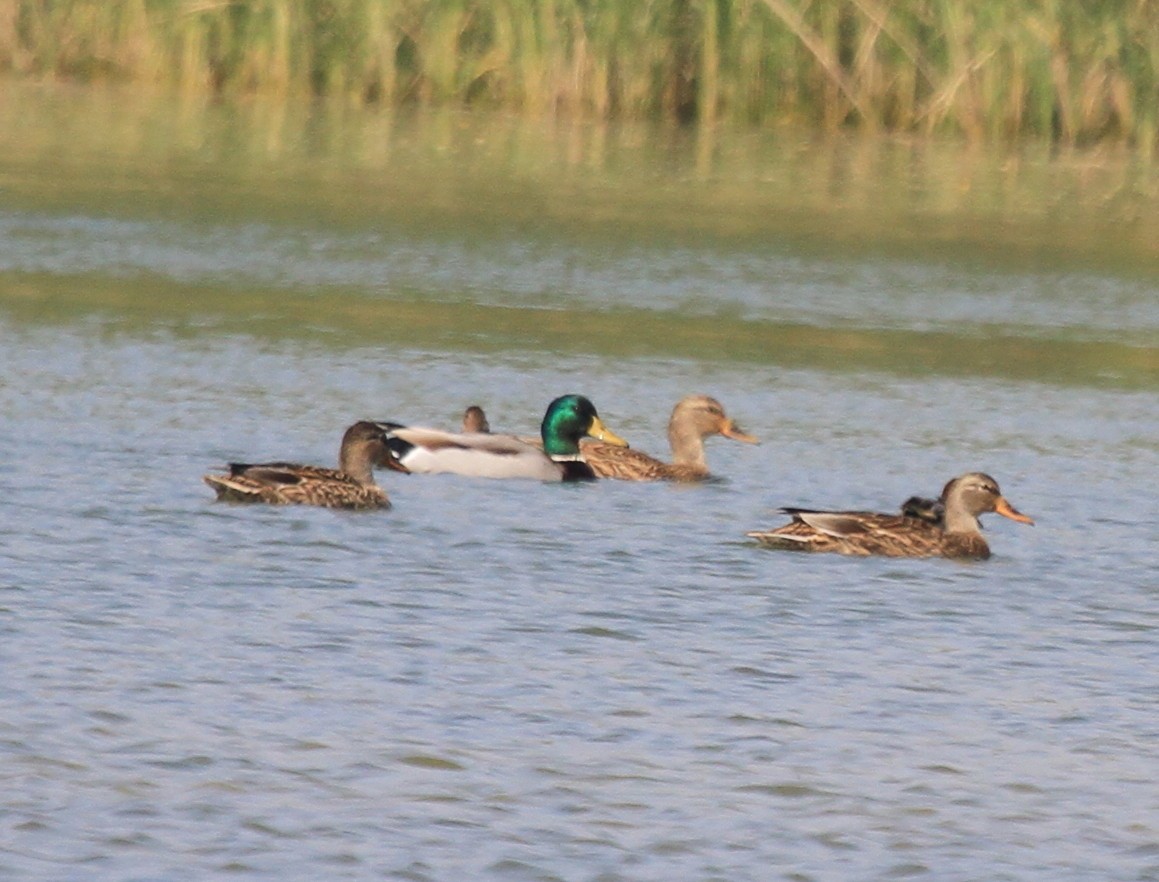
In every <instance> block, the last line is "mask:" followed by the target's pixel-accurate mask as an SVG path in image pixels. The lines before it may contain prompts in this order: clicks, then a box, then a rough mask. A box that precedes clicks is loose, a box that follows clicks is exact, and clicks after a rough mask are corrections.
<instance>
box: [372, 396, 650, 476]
mask: <svg viewBox="0 0 1159 882" xmlns="http://www.w3.org/2000/svg"><path fill="white" fill-rule="evenodd" d="M382 425H384V426H385V427H386V428H387V429H388V432H387V438H386V444H387V447H388V448H389V449H390V452H391V455H392V456H393V457H394V458H395V460H396V461H397V462H398V463H399V464H400V465H401V466H403V468H405V469H406V470H407V471H409V472H415V473H425V474H434V473H451V474H456V475H470V476H473V477H477V478H537V479H539V480H541V481H577V480H591V479H593V478H595V473H594V472H593V471H592V470H591V468H590V467H589V466H588V464H587V463H586V462H584V460H583V457H582V456H581V455H580V448H579V439H580V438H581V437H583V436H585V435H589V436H591V437H593V438H597V439H599V440H600V441H603V442H605V443H608V444H615V445H618V446H622V447H626V446H627V445H628V442H627V441H625V440H624V439H623V438H620V437H619V436H618V435H616V434H615V433H614V432H612V431H611V430H610V429H609V428H608V427H607V426H605V425H604V424H603V422H602V421H601V420H600V417H599V414H597V413H596V408H595V406H594V405H593V404H592V403H591V401H589V400H588V399H587V398H584V396H582V395H562V396H560V397H559V398H556V399H555V400H554V401H552V402H551V404H549V405H548V407H547V411H546V413H545V414H544V416H543V423H542V424H541V426H540V437H541V440H542V443H543V448H542V449H540V448H539V447H537V446H535V445H534V444H529V443H527V442H526V441H523V440H521V439H519V438H517V437H515V436H513V435H492V434H489V433H486V432H468V433H456V432H443V431H440V430H438V429H423V428H418V427H414V426H403V425H400V424H398V423H389V422H387V423H383V424H382Z"/></svg>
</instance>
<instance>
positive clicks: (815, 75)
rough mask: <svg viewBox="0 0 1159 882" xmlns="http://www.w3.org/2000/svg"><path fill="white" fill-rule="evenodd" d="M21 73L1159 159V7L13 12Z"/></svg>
mask: <svg viewBox="0 0 1159 882" xmlns="http://www.w3.org/2000/svg"><path fill="white" fill-rule="evenodd" d="M0 71H3V72H4V73H7V74H11V75H21V76H24V77H42V78H52V79H68V80H80V81H95V80H114V81H122V82H123V81H129V82H133V83H140V84H152V85H158V86H165V87H169V88H177V89H181V90H202V91H208V92H212V93H221V94H246V93H258V92H261V93H272V94H275V95H284V96H287V97H289V96H294V95H326V96H341V97H343V98H345V99H347V100H350V101H355V102H378V103H387V104H424V105H433V104H442V105H448V104H450V105H475V106H488V107H496V108H504V109H512V110H517V111H519V112H522V113H533V114H569V115H587V116H593V117H597V118H606V119H616V118H637V119H639V118H646V119H662V120H672V121H677V122H696V123H701V124H703V123H708V122H712V123H717V122H725V123H738V124H745V123H750V124H751V123H767V122H795V123H806V124H810V125H816V126H822V127H826V128H838V127H858V128H860V129H864V130H869V131H874V130H888V131H901V132H916V133H935V132H937V133H943V132H952V133H958V134H961V135H964V136H966V137H968V138H970V139H975V140H980V141H992V142H1001V141H1004V140H1014V139H1017V138H1021V137H1024V136H1035V137H1047V138H1050V139H1052V140H1054V141H1056V142H1059V143H1063V144H1068V145H1069V144H1080V145H1081V144H1090V143H1094V142H1103V143H1116V144H1122V145H1128V146H1130V147H1132V148H1133V149H1135V150H1137V151H1139V152H1140V153H1142V154H1144V155H1146V156H1147V157H1153V156H1154V155H1155V153H1156V148H1157V145H1159V138H1157V132H1159V2H1156V0H491V2H484V0H0Z"/></svg>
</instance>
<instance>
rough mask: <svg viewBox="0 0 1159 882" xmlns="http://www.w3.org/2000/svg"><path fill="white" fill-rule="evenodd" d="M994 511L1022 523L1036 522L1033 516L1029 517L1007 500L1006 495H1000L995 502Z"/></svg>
mask: <svg viewBox="0 0 1159 882" xmlns="http://www.w3.org/2000/svg"><path fill="white" fill-rule="evenodd" d="M994 511H995V512H996V513H997V514H1000V515H1002V517H1004V518H1010V520H1012V521H1018V523H1020V524H1031V525H1033V524H1034V520H1033V519H1032V518H1028V517H1027V516H1026V515H1024V514H1023V513H1022V512H1020V511H1019V510H1018V509H1016V508H1015V507H1014V506H1013V505H1011V504H1010V503H1009V502H1007V501H1006V497H1004V496H999V497H998V501H997V502H995V503H994Z"/></svg>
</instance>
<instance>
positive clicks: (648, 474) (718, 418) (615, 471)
mask: <svg viewBox="0 0 1159 882" xmlns="http://www.w3.org/2000/svg"><path fill="white" fill-rule="evenodd" d="M713 435H723V436H724V437H726V438H732V439H733V440H734V441H743V442H745V443H746V444H756V443H757V439H756V438H754V437H753V436H752V435H749V434H747V433H746V432H744V431H742V430H741V428H740V427H739V426H738V425H737V424H736V423H735V422H734V421H733V420H732V419H731V418H730V417H729V416H728V415H727V414H726V413H725V412H724V407H723V406H721V403H720V402H719V401H717V400H716V399H715V398H712V397H710V396H708V395H688V396H686V397H684V398H682V399H680V400H679V401H678V402H676V406H675V407H674V408H672V417H671V418H670V419H669V420H668V444H669V446H670V447H671V448H672V462H663V461H662V460H659V459H656V458H655V457H653V456H649V455H648V454H646V453H642V452H641V451H639V450H632V449H630V448H626V447H613V446H611V445H610V444H603V443H599V442H587V441H585V442H584V443H583V444H582V445H580V450H581V451H582V452H583V457H584V459H585V460H587V462H588V465H590V466H591V467H592V471H594V472H595V473H596V474H597V475H598V476H599V477H601V478H619V479H620V480H624V481H703V480H704V479H705V478H707V477H709V472H708V464H707V462H706V461H705V458H704V439H705V438H709V437H711V436H713Z"/></svg>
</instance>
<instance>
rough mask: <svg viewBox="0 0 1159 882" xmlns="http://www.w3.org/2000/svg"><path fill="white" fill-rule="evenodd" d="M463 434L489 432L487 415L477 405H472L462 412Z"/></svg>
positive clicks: (489, 425) (489, 426)
mask: <svg viewBox="0 0 1159 882" xmlns="http://www.w3.org/2000/svg"><path fill="white" fill-rule="evenodd" d="M462 430H463V432H465V433H471V432H490V431H491V424H490V423H489V422H488V421H487V414H486V413H484V412H483V408H481V407H480V406H479V405H477V404H472V405H471V406H470V407H468V408H467V409H466V410H464V411H463V429H462Z"/></svg>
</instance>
